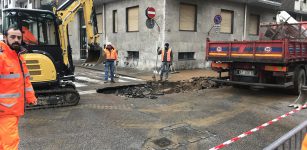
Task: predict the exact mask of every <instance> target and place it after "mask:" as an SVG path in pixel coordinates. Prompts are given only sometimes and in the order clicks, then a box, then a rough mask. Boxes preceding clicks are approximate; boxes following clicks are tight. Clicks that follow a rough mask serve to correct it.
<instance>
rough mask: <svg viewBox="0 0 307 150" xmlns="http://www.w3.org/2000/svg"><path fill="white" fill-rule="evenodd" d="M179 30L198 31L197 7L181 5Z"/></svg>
mask: <svg viewBox="0 0 307 150" xmlns="http://www.w3.org/2000/svg"><path fill="white" fill-rule="evenodd" d="M179 20H180V21H179V22H180V23H179V29H180V30H186V31H196V29H195V23H196V6H195V5H190V4H180V17H179Z"/></svg>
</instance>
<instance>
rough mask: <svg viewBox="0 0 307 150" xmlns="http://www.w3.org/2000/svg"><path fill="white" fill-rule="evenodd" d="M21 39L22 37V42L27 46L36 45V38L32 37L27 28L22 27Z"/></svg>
mask: <svg viewBox="0 0 307 150" xmlns="http://www.w3.org/2000/svg"><path fill="white" fill-rule="evenodd" d="M22 37H23V40H22V41H23V42H25V43H26V44H29V45H37V44H38V42H37V39H36V37H35V36H34V35H33V33H32V32H31V31H30V30H29V29H28V28H27V27H24V26H22Z"/></svg>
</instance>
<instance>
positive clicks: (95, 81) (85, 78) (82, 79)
mask: <svg viewBox="0 0 307 150" xmlns="http://www.w3.org/2000/svg"><path fill="white" fill-rule="evenodd" d="M75 78H76V79H77V80H81V81H87V82H92V83H100V82H102V81H101V80H96V79H91V78H89V77H84V76H76V77H75Z"/></svg>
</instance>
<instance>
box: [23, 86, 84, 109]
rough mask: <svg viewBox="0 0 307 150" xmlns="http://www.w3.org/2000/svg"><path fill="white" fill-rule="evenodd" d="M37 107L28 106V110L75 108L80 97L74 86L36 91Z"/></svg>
mask: <svg viewBox="0 0 307 150" xmlns="http://www.w3.org/2000/svg"><path fill="white" fill-rule="evenodd" d="M35 95H36V97H37V99H38V102H37V105H27V106H26V110H33V109H44V108H56V107H66V106H75V105H77V104H78V103H79V100H80V95H79V93H78V91H77V90H76V89H75V88H74V87H73V86H64V87H59V88H56V89H49V90H35Z"/></svg>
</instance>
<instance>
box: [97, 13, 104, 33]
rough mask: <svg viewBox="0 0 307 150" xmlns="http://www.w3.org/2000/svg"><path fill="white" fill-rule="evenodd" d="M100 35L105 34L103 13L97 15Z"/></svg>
mask: <svg viewBox="0 0 307 150" xmlns="http://www.w3.org/2000/svg"><path fill="white" fill-rule="evenodd" d="M96 18H97V28H98V33H102V32H103V23H102V19H103V18H102V13H99V14H96Z"/></svg>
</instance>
